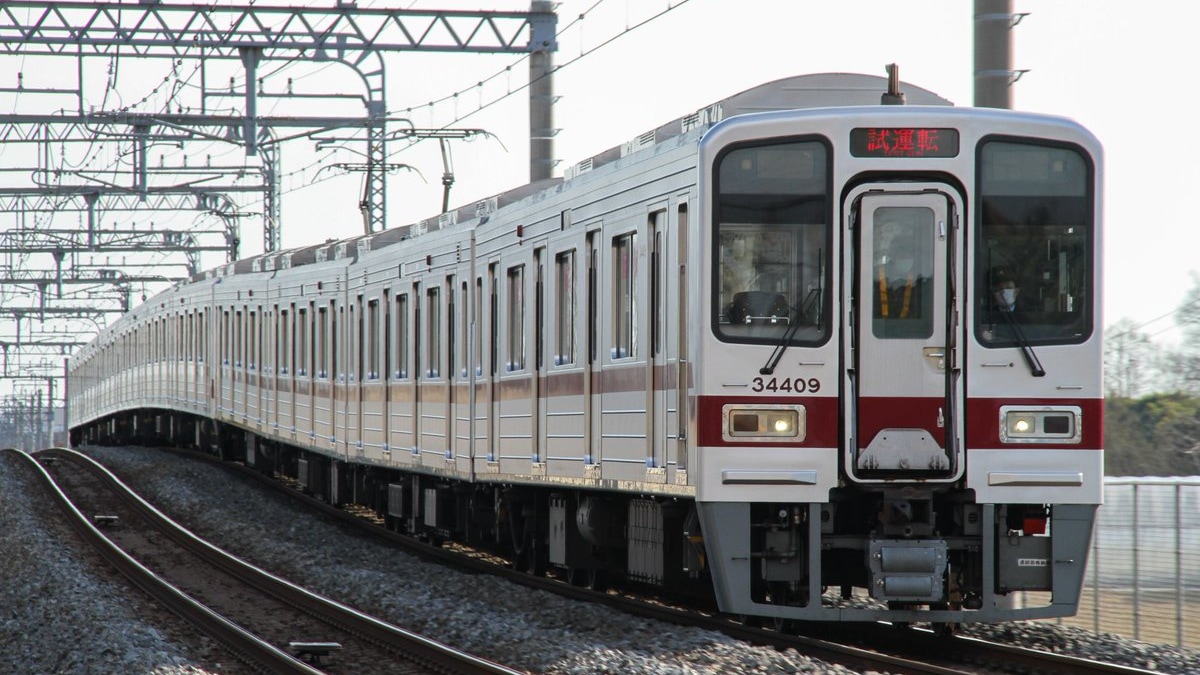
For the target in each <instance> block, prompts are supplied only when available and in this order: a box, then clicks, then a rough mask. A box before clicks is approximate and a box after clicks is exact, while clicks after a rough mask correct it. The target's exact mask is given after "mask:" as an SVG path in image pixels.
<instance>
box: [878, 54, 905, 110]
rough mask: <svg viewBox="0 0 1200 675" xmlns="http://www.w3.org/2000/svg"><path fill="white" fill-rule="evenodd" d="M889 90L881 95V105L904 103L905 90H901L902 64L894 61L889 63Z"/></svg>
mask: <svg viewBox="0 0 1200 675" xmlns="http://www.w3.org/2000/svg"><path fill="white" fill-rule="evenodd" d="M887 74H888V90H887V93H886V94H884V95H883V96H880V97H879V104H880V105H904V103H905V101H904V92H902V91H900V66H897V65H896V64H894V63H889V64H888V65H887Z"/></svg>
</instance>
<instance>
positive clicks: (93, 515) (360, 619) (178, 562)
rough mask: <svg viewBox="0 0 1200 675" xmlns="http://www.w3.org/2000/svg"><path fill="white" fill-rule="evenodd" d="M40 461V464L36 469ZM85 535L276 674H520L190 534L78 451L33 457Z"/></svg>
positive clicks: (158, 594)
mask: <svg viewBox="0 0 1200 675" xmlns="http://www.w3.org/2000/svg"><path fill="white" fill-rule="evenodd" d="M33 460H35V461H33ZM31 464H32V465H33V466H34V468H35V469H36V472H37V473H38V474H39V475H40V476H41V477H42V478H44V480H46V481H47V483H48V484H49V485H50V487H51V490H52V492H53V493H54V495H55V497H56V499H57V500H58V501H59V502H60V503H61V504H62V505H63V506H64V507H65V509H66V510H67V511H68V512H69V513H70V514H71V515H72V516H73V517H72V524H73V526H74V527H75V529H76V530H77V531H78V532H79V533H80V534H81V535H82V536H83V537H84V538H85V539H86V540H88V541H89V543H91V544H92V545H93V546H95V547H96V548H97V549H98V550H99V551H100V552H101V554H102V555H103V556H104V557H105V558H106V559H107V560H109V562H110V563H111V564H113V565H114V567H116V568H117V569H118V570H119V571H120V572H121V573H122V574H124V575H125V576H126V577H128V578H129V579H130V580H131V581H132V582H133V583H134V585H136V586H138V587H139V588H141V589H143V590H144V591H146V592H147V593H149V594H150V595H151V596H152V597H154V598H155V599H156V600H158V601H159V602H161V603H162V604H164V605H165V606H167V607H168V608H169V609H170V610H171V611H173V612H175V613H177V614H179V615H181V616H183V617H184V618H186V619H188V620H189V621H191V622H193V623H194V624H195V625H197V626H198V627H199V628H201V629H202V630H203V631H205V632H206V633H208V634H209V635H210V636H212V637H213V638H214V639H216V640H218V641H219V642H221V643H222V644H225V645H226V646H227V647H228V648H229V649H230V650H231V651H232V652H233V653H235V654H237V655H238V657H239V659H241V660H243V661H244V662H246V663H247V664H248V665H250V666H251V667H253V668H255V669H258V670H261V671H263V672H271V673H305V674H315V673H356V674H358V673H402V674H409V673H412V674H419V675H425V674H430V673H467V674H470V675H475V674H491V675H517V674H518V673H522V672H523V671H518V670H514V669H510V668H507V667H504V666H502V665H499V664H496V663H492V662H490V661H487V660H485V659H480V658H477V657H475V656H472V655H470V654H466V653H463V652H460V651H458V650H455V649H452V648H450V647H447V646H446V645H443V644H440V643H437V642H435V641H433V640H429V639H427V638H425V637H423V636H421V635H418V634H416V633H413V632H410V631H407V630H404V629H402V628H400V627H397V626H393V625H391V624H388V623H386V622H383V621H380V620H379V619H376V618H374V617H371V616H367V615H365V614H362V613H360V612H358V611H356V610H354V609H352V608H350V607H347V606H345V605H342V604H340V603H337V602H335V601H332V600H329V599H327V598H323V597H321V596H319V595H316V594H314V593H311V592H309V591H307V590H305V589H303V588H300V587H298V586H295V585H293V584H291V583H289V582H287V581H285V580H283V579H280V578H278V577H275V576H273V575H271V574H269V573H266V572H264V571H262V570H259V569H257V568H255V567H253V566H252V565H249V564H248V563H245V562H243V561H241V560H239V559H237V558H235V557H233V556H230V555H229V554H226V553H224V552H223V551H221V550H220V549H217V548H216V547H214V546H212V545H210V544H208V543H207V542H205V541H203V540H201V539H199V538H197V537H195V536H194V535H192V534H191V533H189V532H187V531H186V530H183V528H181V527H179V526H178V525H176V524H175V523H174V522H172V521H171V520H170V519H169V518H167V517H166V516H165V515H163V514H162V513H161V512H159V511H158V510H157V509H156V508H154V507H153V506H152V505H150V504H149V503H147V502H146V501H145V500H143V499H141V498H140V497H139V496H137V495H136V494H134V493H133V492H132V491H131V490H129V488H128V487H126V486H125V485H124V484H123V483H121V482H120V481H119V480H118V479H117V478H116V477H115V476H113V475H112V474H111V473H110V472H109V471H108V470H107V469H105V468H104V467H102V466H100V465H99V464H97V463H96V462H94V461H92V460H91V459H89V458H87V457H85V456H83V455H81V454H79V453H76V452H74V451H70V450H64V449H58V448H55V449H48V450H43V451H41V452H39V453H36V455H35V456H33V457H31Z"/></svg>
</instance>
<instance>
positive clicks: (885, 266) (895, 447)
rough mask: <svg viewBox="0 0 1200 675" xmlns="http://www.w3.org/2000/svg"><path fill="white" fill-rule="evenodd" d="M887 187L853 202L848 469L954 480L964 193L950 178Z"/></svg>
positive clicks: (867, 475)
mask: <svg viewBox="0 0 1200 675" xmlns="http://www.w3.org/2000/svg"><path fill="white" fill-rule="evenodd" d="M880 187H881V186H865V187H863V188H860V189H859V190H857V191H856V192H854V193H851V195H850V197H849V198H848V202H847V206H848V207H849V208H848V209H847V210H846V212H847V213H849V214H850V218H849V225H850V227H851V228H852V230H853V231H852V232H851V233H850V235H849V236H848V237H847V241H852V242H853V259H852V261H851V264H850V265H849V266H848V267H849V272H848V273H849V274H850V279H848V281H849V283H847V284H846V288H847V289H849V292H850V294H851V298H850V301H849V303H848V307H849V311H848V312H846V313H845V314H844V319H843V320H845V321H847V322H848V323H849V325H848V326H847V330H846V331H845V334H846V336H847V339H848V340H849V341H850V345H849V349H848V350H847V355H848V357H847V358H848V359H849V361H850V362H849V363H848V364H847V366H848V367H847V373H848V375H847V385H848V386H847V389H846V394H847V398H846V402H845V405H846V408H847V424H846V433H847V435H848V438H847V443H846V448H847V453H848V454H847V462H846V465H847V466H846V469H847V472H848V473H850V474H851V475H852V476H854V477H855V478H856V479H858V480H862V481H882V480H890V479H909V478H922V479H925V480H953V479H954V478H955V477H957V476H958V475H960V474H961V472H962V469H963V461H962V448H961V444H960V442H959V439H960V438H961V436H962V430H961V421H962V411H963V384H962V378H961V377H960V372H959V368H958V358H957V353H958V339H957V338H958V336H959V334H960V333H961V328H960V326H959V322H960V317H962V316H963V315H964V307H963V302H964V297H963V291H962V287H963V284H962V281H961V280H962V278H963V277H962V273H961V270H962V259H963V252H962V239H961V237H960V236H959V232H958V227H957V214H958V213H960V212H961V208H960V202H959V199H958V198H957V196H956V193H954V192H953V191H952V189H951V188H950V187H949V186H936V187H931V188H930V189H927V190H921V191H914V190H912V189H911V188H907V187H906V190H905V191H894V192H891V191H887V189H886V187H885V188H884V189H880Z"/></svg>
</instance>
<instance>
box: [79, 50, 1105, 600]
mask: <svg viewBox="0 0 1200 675" xmlns="http://www.w3.org/2000/svg"><path fill="white" fill-rule="evenodd" d="M886 83H887V81H886V79H885V78H876V77H871V76H864V75H832V74H829V75H809V76H801V77H794V78H788V79H784V80H780V81H776V82H772V83H769V84H765V85H762V86H759V87H756V88H754V89H751V90H749V91H746V92H743V93H741V94H738V95H736V96H733V97H731V98H729V99H726V100H724V101H721V102H720V103H717V104H715V105H712V106H709V107H707V108H704V109H702V110H700V111H699V112H697V113H696V114H693V115H689V116H687V117H684V118H682V119H679V120H675V121H674V122H671V123H669V124H667V125H664V126H662V127H659V128H658V129H655V130H654V131H652V132H650V133H647V134H645V135H643V136H640V137H638V138H637V139H635V140H634V141H632V142H630V143H628V144H626V145H624V146H623V147H620V148H614V149H612V150H610V151H608V152H605V153H603V154H600V155H597V156H595V157H593V158H591V159H590V160H588V161H586V162H584V163H582V164H579V165H577V166H575V167H573V168H572V169H571V170H570V171H569V172H568V175H567V177H566V178H564V179H550V180H547V181H543V182H540V183H536V184H531V185H526V186H523V187H521V188H518V189H516V190H513V191H510V192H506V193H504V194H501V195H498V196H496V197H493V198H491V199H487V200H484V201H481V202H478V203H476V204H473V205H471V206H468V207H466V208H460V209H458V210H455V211H450V212H448V213H445V214H442V215H441V216H439V217H436V218H433V219H430V220H427V221H424V222H421V223H418V224H415V225H412V226H408V227H397V228H394V229H389V230H387V231H384V232H380V233H377V234H373V235H367V236H360V237H357V238H353V239H347V240H342V241H331V242H328V243H325V244H321V245H318V246H313V247H309V248H303V249H297V250H289V251H283V252H276V253H270V254H266V255H262V256H259V257H255V258H251V259H247V260H241V261H238V262H235V263H230V264H228V265H226V266H223V267H221V268H218V269H215V270H212V271H210V272H207V273H205V274H203V275H199V276H197V277H196V278H193V279H191V280H190V281H188V282H186V283H180V284H177V285H176V286H175V287H173V288H171V289H169V290H166V291H164V292H162V293H161V294H159V295H157V296H155V297H153V298H152V299H151V300H150V301H148V302H146V303H144V304H143V305H142V306H140V307H138V308H137V309H135V310H133V311H132V312H130V313H129V314H128V315H127V316H125V317H123V318H122V319H120V320H119V321H117V322H116V323H114V324H113V325H112V326H110V327H109V328H107V329H106V330H104V331H103V332H102V334H101V335H99V336H98V338H97V339H96V340H95V341H94V342H93V343H92V344H90V345H89V346H87V347H86V348H84V349H83V350H81V351H80V352H79V353H78V354H76V355H75V356H74V357H73V358H72V359H71V360H70V363H69V366H68V415H69V420H70V426H71V437H72V440H73V442H75V443H100V442H135V441H137V442H148V443H149V442H152V443H173V444H177V445H186V446H194V447H198V448H201V449H203V450H205V451H210V452H219V453H220V454H221V455H223V456H225V457H228V458H233V459H239V460H243V461H245V462H247V463H248V464H250V465H253V466H255V467H257V468H259V469H261V470H263V471H274V472H278V473H280V474H284V475H288V476H292V477H295V478H297V479H299V480H300V481H301V482H302V483H303V485H304V486H305V487H306V488H307V489H308V490H310V491H311V492H313V493H315V494H318V495H321V496H322V497H324V498H326V499H328V500H329V501H331V502H336V503H344V502H357V503H360V504H366V505H369V506H371V507H373V508H375V509H376V510H377V511H378V512H379V513H380V514H383V515H385V516H386V518H387V520H388V521H389V522H390V523H391V524H392V525H393V526H395V527H397V528H400V529H404V530H407V531H409V532H411V533H413V534H416V535H418V536H424V537H428V538H430V539H433V540H445V539H461V540H464V541H466V542H472V543H476V544H479V545H481V546H490V547H495V548H498V549H503V550H505V551H507V552H508V553H509V554H510V555H512V556H513V559H514V560H515V561H517V564H519V565H522V566H525V567H527V568H528V569H530V570H539V571H540V570H544V569H546V568H547V567H553V568H559V569H561V570H564V571H565V574H567V575H569V576H570V577H571V578H572V579H576V580H579V581H580V583H592V582H600V581H601V580H603V579H613V578H621V579H626V580H632V581H635V582H643V583H645V584H658V585H662V586H665V587H671V588H688V589H706V590H707V592H709V593H712V594H714V595H715V599H716V601H717V603H718V605H719V607H720V608H721V609H722V610H724V611H727V612H730V613H734V614H739V615H746V616H756V617H763V618H767V619H776V620H782V619H802V620H833V621H870V620H879V619H884V620H892V621H899V622H912V621H931V622H945V623H958V622H971V621H998V620H1006V619H1016V618H1035V617H1052V616H1063V615H1069V614H1073V613H1074V612H1075V611H1076V608H1077V605H1078V601H1079V592H1080V587H1081V583H1082V576H1083V572H1084V567H1085V563H1086V559H1087V555H1088V548H1089V543H1090V540H1091V532H1092V523H1093V519H1094V515H1095V512H1096V508H1097V506H1098V504H1099V503H1100V501H1101V497H1102V474H1103V468H1102V466H1103V450H1102V440H1103V439H1102V417H1103V406H1102V388H1101V370H1102V369H1101V366H1100V364H1101V354H1102V348H1101V330H1100V326H1101V323H1100V281H1099V280H1100V261H1101V237H1100V235H1101V205H1100V185H1101V169H1102V161H1101V148H1100V145H1099V143H1098V142H1097V140H1096V139H1095V138H1094V137H1093V136H1092V135H1091V134H1090V133H1089V132H1088V131H1086V130H1085V129H1083V128H1082V127H1080V126H1079V125H1078V124H1076V123H1074V122H1072V121H1069V120H1066V119H1062V118H1058V117H1052V116H1046V115H1035V114H1026V113H1017V112H1012V111H1006V110H987V109H971V108H955V107H952V106H949V105H947V104H948V102H947V101H944V100H943V99H940V98H938V97H937V96H935V95H933V94H931V93H929V92H926V91H924V90H920V89H917V88H911V87H910V91H909V92H908V93H907V95H908V97H909V98H910V99H912V100H913V102H914V103H918V104H919V105H881V104H880V94H881V93H882V92H883V90H884V89H885V88H886ZM888 98H890V99H896V98H898V96H897V95H896V92H895V91H892V92H891V93H890V95H889V96H888ZM1018 591H1028V593H1024V594H1023V596H1024V598H1025V600H1024V601H1023V602H1022V603H1021V604H1020V605H1019V606H1016V605H1015V604H1014V603H1013V602H1011V598H1010V596H1011V595H1012V594H1014V593H1016V592H1018Z"/></svg>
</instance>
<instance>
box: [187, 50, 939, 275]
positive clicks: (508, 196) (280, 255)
mask: <svg viewBox="0 0 1200 675" xmlns="http://www.w3.org/2000/svg"><path fill="white" fill-rule="evenodd" d="M887 87H888V78H887V77H883V76H876V75H864V74H859V73H815V74H809V75H796V76H792V77H785V78H783V79H779V80H775V81H773V82H768V83H766V84H760V85H758V86H756V87H752V88H750V89H747V90H745V91H743V92H740V93H737V94H734V95H733V96H730V97H728V98H725V99H722V100H720V101H717V102H716V103H713V104H711V105H708V106H705V107H704V108H701V109H700V110H697V111H696V112H694V113H691V114H688V115H684V116H683V117H679V118H677V119H674V120H671V121H670V122H667V123H666V124H664V125H662V126H660V127H657V128H655V129H653V130H651V131H648V132H646V133H644V134H641V135H639V136H637V137H636V138H634V139H633V140H631V141H629V142H627V143H624V144H622V145H620V146H616V147H613V148H609V149H608V150H605V151H604V152H601V153H599V154H596V155H593V156H591V157H589V158H587V159H585V160H583V161H581V162H579V163H577V164H575V165H573V166H571V167H570V168H568V170H567V171H566V176H565V177H564V178H548V179H546V180H542V181H538V182H534V183H528V184H526V185H522V186H520V187H516V188H513V189H511V190H507V191H505V192H502V193H500V194H498V195H494V196H492V197H489V198H486V199H482V200H479V201H476V202H472V203H470V204H467V205H465V206H461V207H458V208H455V209H452V210H450V211H448V212H446V213H442V214H439V215H437V216H433V217H431V218H426V219H424V220H421V221H419V222H416V223H411V224H408V225H402V226H398V227H394V228H390V229H387V230H384V231H382V232H376V233H373V234H364V235H359V236H357V237H353V238H350V239H344V240H334V239H330V240H327V241H325V242H323V243H320V244H315V245H309V246H304V247H300V248H294V249H287V250H284V251H275V252H271V253H264V254H262V255H259V256H255V257H252V258H247V259H244V260H240V261H236V262H232V263H228V264H226V265H223V266H220V267H217V268H216V269H213V270H210V271H207V272H203V273H201V274H198V275H196V276H195V277H193V278H192V281H198V280H201V279H206V278H212V277H216V276H225V275H228V274H239V273H245V272H264V271H272V270H278V269H287V268H290V267H299V266H301V265H306V264H312V263H317V262H323V261H326V260H334V259H338V258H343V257H347V256H350V257H357V256H358V255H359V254H360V253H363V252H366V251H373V250H377V249H380V248H383V247H385V246H390V245H392V244H396V243H398V242H401V241H404V240H406V239H409V238H412V237H414V236H418V235H421V234H424V233H426V232H429V231H434V230H439V229H442V228H444V227H449V226H452V225H455V224H457V223H459V222H466V221H469V220H472V219H475V218H478V217H480V216H482V215H486V214H489V213H492V212H494V211H496V210H498V209H501V208H504V207H505V206H508V205H510V204H514V203H517V202H520V201H522V200H524V199H527V198H529V197H531V196H533V195H536V194H539V193H541V192H543V191H545V190H548V189H551V188H553V187H555V186H557V185H559V184H561V183H562V182H563V181H564V180H571V179H573V178H575V177H577V176H580V175H582V174H585V173H588V172H589V171H592V170H594V169H596V168H598V167H600V166H603V165H605V164H609V163H611V162H614V161H616V160H618V159H620V158H622V157H625V156H627V155H630V154H632V153H634V152H637V151H639V150H642V149H645V148H648V147H652V146H654V145H657V144H659V143H662V142H664V141H666V140H668V139H671V138H675V137H678V136H681V135H683V134H685V133H688V132H690V131H693V130H695V129H706V128H708V127H710V126H712V125H713V124H716V123H717V122H720V121H721V120H723V119H726V118H729V117H735V116H737V115H745V114H749V113H757V112H770V111H777V110H796V109H801V108H826V107H834V106H860V105H861V106H874V105H879V104H880V97H881V96H882V95H883V93H884V92H886V91H887ZM901 89H902V91H903V92H904V94H905V98H906V99H907V102H908V103H911V104H913V105H947V106H948V105H953V103H952V102H951V101H949V100H948V99H945V98H942V97H941V96H938V95H937V94H935V93H933V92H932V91H929V90H928V89H924V88H922V87H918V86H916V85H914V84H911V83H908V82H903V83H901Z"/></svg>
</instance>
